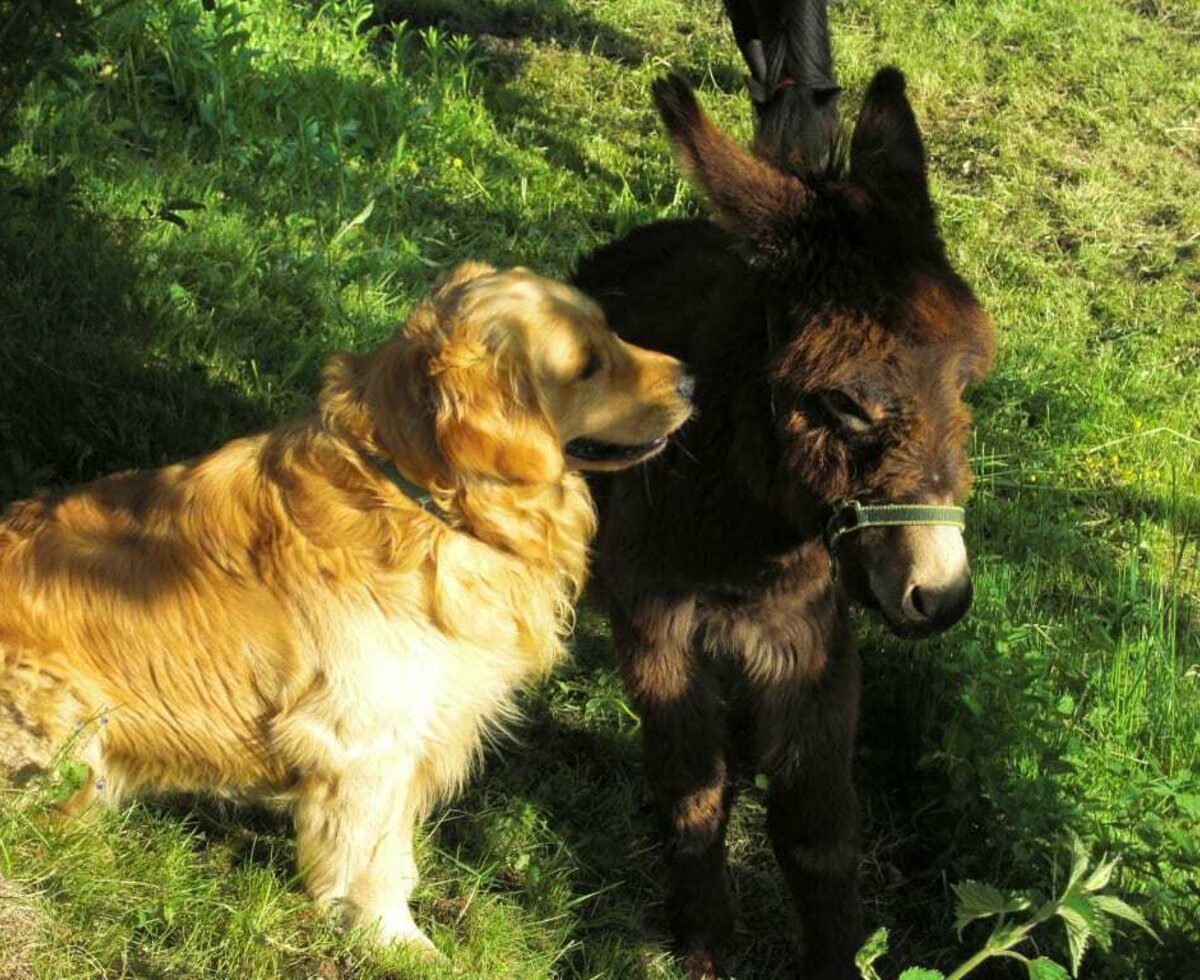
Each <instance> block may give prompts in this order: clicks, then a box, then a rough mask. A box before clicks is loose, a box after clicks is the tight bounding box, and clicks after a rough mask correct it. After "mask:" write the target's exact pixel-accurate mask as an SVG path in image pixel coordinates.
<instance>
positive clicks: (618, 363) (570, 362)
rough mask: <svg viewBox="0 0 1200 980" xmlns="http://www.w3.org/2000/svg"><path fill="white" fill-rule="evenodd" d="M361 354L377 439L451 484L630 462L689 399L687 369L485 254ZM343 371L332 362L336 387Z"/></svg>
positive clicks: (670, 427) (668, 429)
mask: <svg viewBox="0 0 1200 980" xmlns="http://www.w3.org/2000/svg"><path fill="white" fill-rule="evenodd" d="M366 360H373V361H374V363H372V364H369V365H367V366H366V370H365V372H358V373H361V374H363V375H365V378H364V381H365V383H364V384H362V386H361V389H360V390H361V394H362V402H363V403H365V404H366V407H367V409H368V411H369V413H370V415H371V422H372V425H373V428H374V431H375V439H376V441H377V442H378V444H380V445H381V446H382V447H384V448H385V449H386V450H387V451H388V452H389V455H393V456H395V457H396V458H397V459H398V460H399V461H402V462H405V463H407V464H408V467H407V468H411V467H412V466H413V465H417V466H419V468H420V469H421V470H422V472H421V473H418V474H414V475H417V476H419V477H424V476H430V477H434V478H440V479H443V480H446V479H448V480H450V481H451V482H453V481H455V480H457V479H461V478H464V477H466V478H484V479H491V480H498V481H502V482H506V483H524V484H538V483H542V484H544V483H553V482H556V481H558V480H559V479H561V478H562V475H563V473H564V471H565V470H567V469H583V470H604V469H620V468H623V467H626V466H631V465H633V464H635V463H638V462H641V461H643V460H645V459H648V458H649V457H651V456H653V455H654V454H655V453H657V452H658V451H659V450H660V449H662V448H663V446H664V445H665V444H666V441H667V437H668V436H669V435H670V434H671V433H672V432H673V431H674V430H675V429H676V428H678V427H679V426H680V425H682V424H683V422H684V421H685V420H686V419H687V418H688V416H689V415H690V413H691V407H692V406H691V386H692V381H691V376H690V375H689V373H688V372H687V369H686V368H685V367H684V366H683V365H682V364H680V362H679V361H677V360H675V359H674V358H672V357H668V356H666V355H665V354H658V353H654V352H652V351H647V350H642V349H641V348H638V347H635V346H633V345H632V344H627V343H625V342H624V341H622V340H621V339H620V338H618V337H617V336H616V334H614V333H613V332H612V331H611V330H609V329H608V326H607V325H606V323H605V320H604V314H603V313H602V312H601V310H600V308H599V307H598V306H597V305H596V304H595V303H593V302H592V301H591V300H590V299H588V298H587V297H586V296H584V295H583V294H582V293H580V292H578V291H577V290H575V289H573V288H572V287H570V286H567V285H565V284H564V283H561V282H557V281H555V280H552V279H546V278H544V277H542V276H538V275H535V274H534V273H532V272H530V271H528V270H526V269H520V268H517V269H510V270H505V271H499V270H496V269H494V268H492V267H491V266H488V265H485V264H483V263H479V262H467V263H463V264H462V265H459V266H458V267H457V268H455V269H454V270H453V271H452V272H451V273H450V275H449V276H447V278H446V279H444V280H443V281H442V282H441V283H440V284H439V285H438V286H437V287H435V288H434V290H433V291H432V292H431V293H430V294H429V295H428V296H427V297H426V298H425V299H424V300H423V301H422V302H421V303H420V304H419V305H418V306H417V308H416V309H415V310H414V311H413V313H412V314H411V315H410V316H409V318H408V320H407V322H406V323H405V324H404V325H403V327H401V329H400V330H399V331H398V333H397V336H396V337H395V338H394V339H393V342H392V343H391V344H389V345H388V346H386V347H384V348H383V349H382V350H381V351H379V352H377V353H376V354H374V355H368V357H367V358H358V359H352V361H356V362H358V366H359V367H361V366H362V362H364V361H366ZM343 363H345V362H343ZM354 366H355V365H354V364H352V365H351V369H352V370H353V368H354ZM342 373H344V372H342V371H339V367H338V364H337V362H335V364H334V366H333V367H332V368H331V371H330V375H329V377H328V379H327V394H328V390H329V387H330V386H333V387H334V388H336V387H338V385H339V384H340V383H341V382H340V380H339V374H342ZM336 401H337V400H336V399H330V398H328V397H327V398H326V399H325V404H326V411H327V412H328V411H329V407H330V406H331V405H336Z"/></svg>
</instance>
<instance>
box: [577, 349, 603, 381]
mask: <svg viewBox="0 0 1200 980" xmlns="http://www.w3.org/2000/svg"><path fill="white" fill-rule="evenodd" d="M600 368H601V364H600V355H599V354H598V353H596V351H592V352H591V353H590V354H589V355H588V359H587V363H586V364H585V365H584V366H583V370H582V371H580V372H579V380H580V381H587V379H588V378H591V377H593V376H594V375H595V374H596V372H598V371H599V370H600Z"/></svg>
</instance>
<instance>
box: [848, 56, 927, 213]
mask: <svg viewBox="0 0 1200 980" xmlns="http://www.w3.org/2000/svg"><path fill="white" fill-rule="evenodd" d="M850 175H851V176H852V177H853V178H854V179H855V181H857V182H858V183H859V184H861V185H863V186H864V187H866V188H868V189H870V190H872V191H874V192H875V193H876V194H877V195H879V196H880V197H881V198H882V199H884V200H885V201H887V202H888V203H889V204H891V205H893V206H897V207H903V208H906V209H909V210H913V211H917V212H920V213H926V212H928V213H932V205H931V204H930V200H929V185H928V184H927V183H926V180H925V149H924V146H923V145H922V142H921V131H920V130H919V129H917V120H916V117H915V116H914V115H913V111H912V106H911V105H909V102H908V97H907V96H906V95H905V94H904V75H903V73H901V71H900V70H899V69H898V68H883V69H881V70H880V71H879V72H878V73H877V74H876V75H875V77H874V78H873V79H872V80H871V85H870V87H869V88H868V89H867V95H866V98H865V99H864V100H863V106H862V111H861V112H860V113H859V115H858V122H857V123H856V124H855V127H854V138H853V140H852V141H851V143H850Z"/></svg>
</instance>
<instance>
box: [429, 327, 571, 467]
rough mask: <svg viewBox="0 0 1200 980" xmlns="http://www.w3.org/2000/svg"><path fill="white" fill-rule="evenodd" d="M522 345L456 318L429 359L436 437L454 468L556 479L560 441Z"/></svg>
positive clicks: (443, 453)
mask: <svg viewBox="0 0 1200 980" xmlns="http://www.w3.org/2000/svg"><path fill="white" fill-rule="evenodd" d="M518 353H519V352H515V351H514V352H507V351H500V352H497V351H494V350H491V349H489V347H488V345H487V344H485V343H484V342H483V340H481V339H480V338H479V336H478V335H477V333H476V332H475V331H472V330H471V329H470V328H469V327H467V326H466V325H459V328H458V329H457V330H455V331H454V333H453V334H452V336H451V339H450V341H449V342H448V343H447V344H446V346H445V347H444V348H443V349H442V350H441V351H440V352H439V353H438V354H437V355H436V356H434V357H433V358H432V359H431V360H430V362H429V376H430V382H431V384H432V386H433V396H434V425H435V429H436V434H437V443H438V447H439V448H440V450H441V452H442V455H443V457H444V458H445V460H446V462H447V464H448V465H449V466H450V469H451V470H452V471H454V472H456V473H469V474H473V475H479V476H487V477H492V478H494V479H499V480H503V481H505V482H508V483H554V482H557V481H558V480H560V479H561V478H562V475H563V456H562V448H561V447H560V445H559V441H558V437H557V436H556V434H555V433H554V431H553V430H552V429H551V426H550V423H549V422H548V421H547V419H546V416H545V414H544V413H543V412H542V410H541V408H540V407H539V405H538V401H537V395H536V392H535V391H534V386H533V380H532V378H530V377H529V370H530V369H529V366H528V365H527V364H525V363H523V359H521V358H520V357H519V356H515V355H517V354H518Z"/></svg>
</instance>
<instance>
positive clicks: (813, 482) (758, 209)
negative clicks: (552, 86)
mask: <svg viewBox="0 0 1200 980" xmlns="http://www.w3.org/2000/svg"><path fill="white" fill-rule="evenodd" d="M654 96H655V100H656V102H657V105H658V108H659V111H660V113H661V114H662V117H663V119H664V121H665V123H666V125H667V129H668V131H669V133H670V137H671V139H672V141H673V143H674V144H675V147H676V150H677V152H678V154H679V156H680V158H681V160H682V162H683V165H684V166H685V167H686V168H687V170H688V171H689V172H690V174H691V176H692V178H693V180H694V181H695V182H696V183H697V184H698V185H699V187H700V189H701V190H702V191H703V193H704V194H705V195H706V196H707V198H708V199H709V201H710V202H711V204H712V205H713V207H714V208H715V210H716V213H717V217H718V220H719V221H720V222H721V223H722V224H723V225H724V226H725V227H726V228H727V229H728V230H729V231H730V232H732V234H733V235H734V236H735V238H736V239H737V242H738V247H739V248H740V249H741V250H742V254H743V256H744V257H745V259H746V261H747V262H748V263H749V265H750V267H751V269H752V270H754V276H755V282H754V288H756V289H757V295H756V296H755V298H754V302H753V310H754V312H753V314H752V315H751V316H750V320H749V322H748V323H747V324H746V326H747V327H748V328H749V329H750V330H751V332H752V337H751V338H750V339H749V341H748V342H750V343H753V344H754V345H755V346H760V347H761V348H762V349H763V350H764V351H765V356H764V381H765V384H764V388H765V392H764V394H765V398H764V401H767V402H768V407H767V408H766V409H764V411H769V412H770V417H771V419H772V423H771V424H772V425H773V427H774V434H775V439H774V442H775V447H776V453H775V459H774V461H773V462H772V463H771V464H770V472H771V473H772V475H771V477H770V482H771V483H772V487H771V490H770V493H771V496H772V499H773V500H774V501H775V503H776V506H778V507H779V509H780V510H781V512H782V513H784V514H785V515H787V516H788V518H789V519H790V520H791V522H792V523H793V524H794V525H795V526H797V527H798V528H801V529H804V530H805V531H814V530H815V529H817V528H821V527H823V526H824V525H825V524H826V522H827V521H828V520H829V519H830V516H831V515H832V514H834V513H835V512H836V511H837V508H838V507H839V506H840V505H841V504H843V503H845V502H847V501H859V502H860V503H862V504H866V505H873V504H874V505H878V504H916V505H918V507H920V506H932V505H949V504H956V503H958V502H961V500H962V499H963V498H964V497H965V495H966V493H967V490H968V489H969V486H970V481H971V472H970V466H969V464H968V459H967V438H968V432H969V426H970V415H969V414H968V412H967V409H966V406H965V405H964V404H963V400H962V399H963V391H964V389H965V388H966V386H967V385H968V384H969V383H970V382H972V381H973V380H976V379H978V378H979V377H980V376H981V375H982V374H983V373H984V372H985V371H986V370H987V368H988V366H989V363H990V361H991V357H992V348H993V330H992V324H991V321H990V320H989V318H988V317H987V315H986V314H985V313H984V312H983V310H982V309H981V308H980V307H979V305H978V304H977V303H976V301H975V299H974V297H973V296H972V294H971V291H970V289H969V288H968V287H967V285H966V284H965V283H964V282H963V280H962V279H960V278H959V277H958V276H957V275H956V274H955V272H954V271H953V269H951V267H950V265H949V262H948V261H947V259H946V255H945V249H944V248H943V246H942V243H941V240H940V238H939V237H938V232H937V227H936V223H935V218H934V210H933V205H932V203H931V201H930V198H929V191H928V187H927V184H926V178H925V155H924V151H923V148H922V142H921V136H920V133H919V132H918V130H917V125H916V121H915V119H914V117H913V112H912V109H911V107H910V106H909V103H908V99H907V97H906V96H905V91H904V77H903V76H902V75H901V74H900V72H899V71H897V70H895V69H884V70H883V71H881V72H879V73H878V74H877V75H876V76H875V78H874V80H873V81H872V83H871V85H870V88H869V90H868V92H867V95H866V98H865V100H864V103H863V107H862V110H861V113H860V115H859V117H858V121H857V124H856V126H855V128H854V134H853V137H852V139H851V142H850V152H849V162H848V164H847V163H846V162H845V161H844V160H843V159H841V158H842V157H844V154H839V153H833V154H831V155H830V159H832V160H833V161H834V162H833V163H824V164H822V165H821V166H820V168H819V169H809V168H808V167H807V166H806V164H805V161H804V160H803V159H802V158H798V157H797V156H796V155H795V154H789V155H787V159H784V155H783V154H779V153H772V152H771V151H770V149H769V148H764V147H762V146H761V145H760V147H759V152H758V153H757V154H750V153H747V152H745V151H743V150H742V149H741V148H739V147H738V146H737V145H736V144H734V143H733V142H732V141H731V140H730V139H729V138H727V137H726V136H725V135H723V134H722V133H721V132H719V131H718V130H717V129H716V128H715V127H714V126H713V125H712V123H711V122H709V120H708V119H707V118H706V116H705V115H704V113H703V111H702V110H701V108H700V106H699V104H698V103H697V102H696V99H695V97H694V95H693V94H692V92H691V89H690V88H689V87H688V86H687V84H686V83H685V82H683V81H682V80H680V79H678V78H671V79H666V80H663V81H661V82H659V83H658V84H657V85H656V86H655V89H654ZM760 134H761V131H760ZM891 513H895V512H891ZM923 513H928V512H921V511H919V510H918V511H916V512H913V513H910V514H909V517H910V518H911V519H912V521H913V523H911V524H905V525H902V526H886V527H867V528H863V529H861V530H855V531H854V532H853V533H850V534H844V535H842V536H841V537H840V539H839V541H838V544H837V547H836V554H835V560H836V562H837V564H838V567H839V569H840V571H841V573H842V575H843V576H844V578H845V580H846V583H847V586H848V587H849V589H850V591H851V594H852V595H853V596H854V597H855V598H857V599H859V600H860V601H861V602H863V603H865V604H867V605H869V606H872V607H875V608H878V609H879V610H880V611H881V613H882V614H883V617H884V619H885V620H886V621H887V623H888V625H889V626H890V627H891V628H892V630H893V631H894V632H896V633H897V634H899V635H901V636H905V637H919V636H929V635H932V634H935V633H938V632H940V631H942V630H944V629H946V628H948V627H949V626H951V625H952V624H953V623H955V622H956V621H957V620H958V619H960V618H961V617H962V616H963V614H964V613H965V612H966V610H967V608H968V607H969V606H970V600H971V576H970V569H969V566H968V563H967V555H966V549H965V547H964V545H963V539H962V533H961V530H960V529H959V528H958V527H954V526H950V525H946V524H933V525H926V524H922V523H917V521H919V520H921V518H922V516H923ZM930 516H932V514H930Z"/></svg>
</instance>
